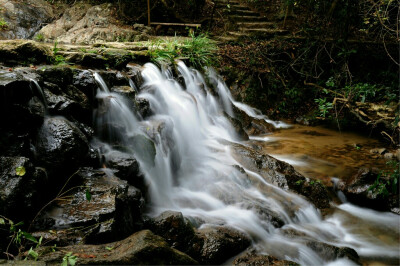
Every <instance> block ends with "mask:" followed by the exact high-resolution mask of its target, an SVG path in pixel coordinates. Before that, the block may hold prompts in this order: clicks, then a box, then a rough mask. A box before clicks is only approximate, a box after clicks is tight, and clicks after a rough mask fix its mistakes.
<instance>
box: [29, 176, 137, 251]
mask: <svg viewBox="0 0 400 266" xmlns="http://www.w3.org/2000/svg"><path fill="white" fill-rule="evenodd" d="M71 182H72V184H74V185H77V186H75V187H74V189H72V190H71V191H70V193H68V194H67V195H68V197H65V199H64V200H59V201H55V203H54V204H53V205H52V206H51V207H50V208H49V209H47V210H46V212H45V213H43V214H41V216H40V217H39V218H38V219H37V220H36V223H35V227H36V228H37V229H42V230H43V229H46V230H53V232H54V234H51V235H49V234H46V232H45V231H42V232H41V233H39V232H37V233H36V235H41V236H43V237H44V239H45V240H46V241H47V240H48V241H53V242H56V243H58V244H59V245H60V244H66V243H68V244H72V243H77V242H80V241H83V242H85V243H87V242H96V243H99V242H101V243H104V242H106V241H113V240H118V239H121V238H123V237H126V236H127V235H129V234H131V233H133V232H135V231H137V230H138V229H140V228H141V226H142V218H141V214H142V208H143V206H144V200H143V198H142V194H141V192H140V191H139V190H138V189H136V188H135V187H132V186H129V185H128V184H127V182H126V181H123V180H121V179H119V178H118V177H116V176H113V175H106V174H105V173H104V172H103V171H101V170H93V169H92V168H81V169H80V170H79V171H78V172H77V173H76V174H75V175H74V176H72V177H71ZM69 228H76V229H75V230H72V231H70V232H69V234H67V233H66V232H65V230H66V229H69ZM65 237H66V238H65Z"/></svg>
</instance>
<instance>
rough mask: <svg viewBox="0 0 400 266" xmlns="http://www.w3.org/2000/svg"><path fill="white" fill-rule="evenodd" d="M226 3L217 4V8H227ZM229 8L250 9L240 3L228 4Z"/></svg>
mask: <svg viewBox="0 0 400 266" xmlns="http://www.w3.org/2000/svg"><path fill="white" fill-rule="evenodd" d="M227 5H228V4H218V5H217V8H228V6H227ZM230 9H232V10H233V9H236V10H251V9H250V7H248V6H242V5H232V4H230Z"/></svg>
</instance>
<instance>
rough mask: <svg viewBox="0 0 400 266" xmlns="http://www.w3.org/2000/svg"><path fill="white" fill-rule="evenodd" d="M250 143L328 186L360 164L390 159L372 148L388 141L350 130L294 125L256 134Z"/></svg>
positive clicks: (373, 164) (380, 165) (382, 164)
mask: <svg viewBox="0 0 400 266" xmlns="http://www.w3.org/2000/svg"><path fill="white" fill-rule="evenodd" d="M262 138H263V140H261V139H262ZM251 143H252V144H253V145H254V146H256V147H257V148H258V149H261V150H262V151H263V152H265V153H266V154H269V155H271V156H273V157H275V158H277V159H280V160H283V161H286V162H288V163H290V164H291V165H293V166H294V168H295V169H296V170H297V171H299V172H300V173H302V174H303V175H304V176H306V177H311V178H316V179H320V180H321V181H322V182H323V183H324V184H325V185H327V186H330V185H331V181H330V179H331V177H338V178H340V179H342V180H348V179H349V178H350V177H351V176H352V175H354V174H355V173H357V171H358V170H359V169H360V168H361V167H377V168H379V169H382V170H383V169H387V165H386V162H387V161H386V160H385V159H384V158H382V157H381V156H379V155H377V154H372V153H371V152H370V150H371V149H374V148H382V147H384V146H385V145H384V144H383V143H381V142H379V141H378V140H375V139H372V138H368V137H366V136H361V135H359V134H355V133H351V132H339V131H335V130H332V129H327V128H324V127H319V126H316V127H310V126H303V125H293V126H292V127H291V128H287V129H280V130H278V131H276V132H274V133H272V134H269V135H263V136H257V137H255V139H252V140H251Z"/></svg>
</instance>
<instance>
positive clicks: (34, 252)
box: [28, 247, 39, 260]
mask: <svg viewBox="0 0 400 266" xmlns="http://www.w3.org/2000/svg"><path fill="white" fill-rule="evenodd" d="M28 256H31V257H32V258H34V259H35V260H37V258H38V257H39V254H38V253H37V252H36V251H34V250H33V249H32V247H31V249H30V250H29V251H28Z"/></svg>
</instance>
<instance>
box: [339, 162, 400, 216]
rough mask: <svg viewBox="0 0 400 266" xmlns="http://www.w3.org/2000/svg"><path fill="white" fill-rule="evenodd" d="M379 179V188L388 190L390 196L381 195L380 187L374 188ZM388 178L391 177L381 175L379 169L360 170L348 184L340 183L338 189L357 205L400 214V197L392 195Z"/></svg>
mask: <svg viewBox="0 0 400 266" xmlns="http://www.w3.org/2000/svg"><path fill="white" fill-rule="evenodd" d="M378 177H379V178H380V180H381V182H380V183H379V182H378V183H377V184H378V186H381V188H382V189H386V191H388V195H386V194H384V193H380V192H379V189H380V187H378V186H377V187H375V188H374V184H375V182H376V181H377V180H378ZM387 178H389V177H385V176H383V175H381V171H379V169H377V168H360V169H359V171H358V172H357V174H355V175H354V176H353V177H352V178H351V179H350V180H348V181H347V182H344V181H339V182H338V183H337V184H336V188H337V189H338V190H340V191H342V192H343V193H344V195H345V196H346V198H347V200H348V201H350V202H353V203H355V204H357V205H360V206H365V207H368V208H372V209H376V210H381V211H392V212H394V213H397V214H399V213H400V211H399V199H398V198H399V197H398V194H397V195H396V194H392V193H391V191H392V188H391V187H390V186H389V185H388V184H387V180H386V179H387Z"/></svg>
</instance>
